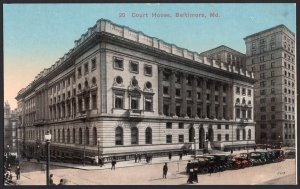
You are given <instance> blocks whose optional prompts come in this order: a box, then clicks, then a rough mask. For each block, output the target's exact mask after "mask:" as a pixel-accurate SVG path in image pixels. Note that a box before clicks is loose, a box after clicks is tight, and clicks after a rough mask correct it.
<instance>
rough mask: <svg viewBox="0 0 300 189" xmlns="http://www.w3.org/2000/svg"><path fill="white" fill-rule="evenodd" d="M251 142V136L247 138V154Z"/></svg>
mask: <svg viewBox="0 0 300 189" xmlns="http://www.w3.org/2000/svg"><path fill="white" fill-rule="evenodd" d="M249 140H250V135H248V138H247V154H248V152H249Z"/></svg>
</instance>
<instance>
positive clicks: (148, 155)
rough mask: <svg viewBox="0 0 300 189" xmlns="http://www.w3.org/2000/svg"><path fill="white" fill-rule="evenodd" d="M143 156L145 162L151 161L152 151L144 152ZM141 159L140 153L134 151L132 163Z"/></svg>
mask: <svg viewBox="0 0 300 189" xmlns="http://www.w3.org/2000/svg"><path fill="white" fill-rule="evenodd" d="M144 156H145V160H146V162H147V163H150V162H152V157H153V154H152V153H146V154H144ZM141 161H142V154H140V153H135V154H134V163H140V162H141Z"/></svg>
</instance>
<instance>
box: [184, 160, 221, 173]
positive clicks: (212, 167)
mask: <svg viewBox="0 0 300 189" xmlns="http://www.w3.org/2000/svg"><path fill="white" fill-rule="evenodd" d="M194 168H197V170H198V172H197V173H200V174H206V173H208V172H210V171H211V172H218V171H219V167H218V166H217V165H216V164H215V163H214V156H196V157H195V160H194V161H192V162H188V164H187V166H186V169H187V173H189V170H190V169H194Z"/></svg>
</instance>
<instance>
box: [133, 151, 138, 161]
mask: <svg viewBox="0 0 300 189" xmlns="http://www.w3.org/2000/svg"><path fill="white" fill-rule="evenodd" d="M137 159H138V155H137V153H135V154H134V163H136V162H137Z"/></svg>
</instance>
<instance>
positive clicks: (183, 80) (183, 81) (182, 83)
mask: <svg viewBox="0 0 300 189" xmlns="http://www.w3.org/2000/svg"><path fill="white" fill-rule="evenodd" d="M186 77H187V74H186V73H182V81H181V87H182V109H181V112H182V113H181V114H182V116H183V117H186V116H187V115H186V108H187V104H186Z"/></svg>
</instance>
